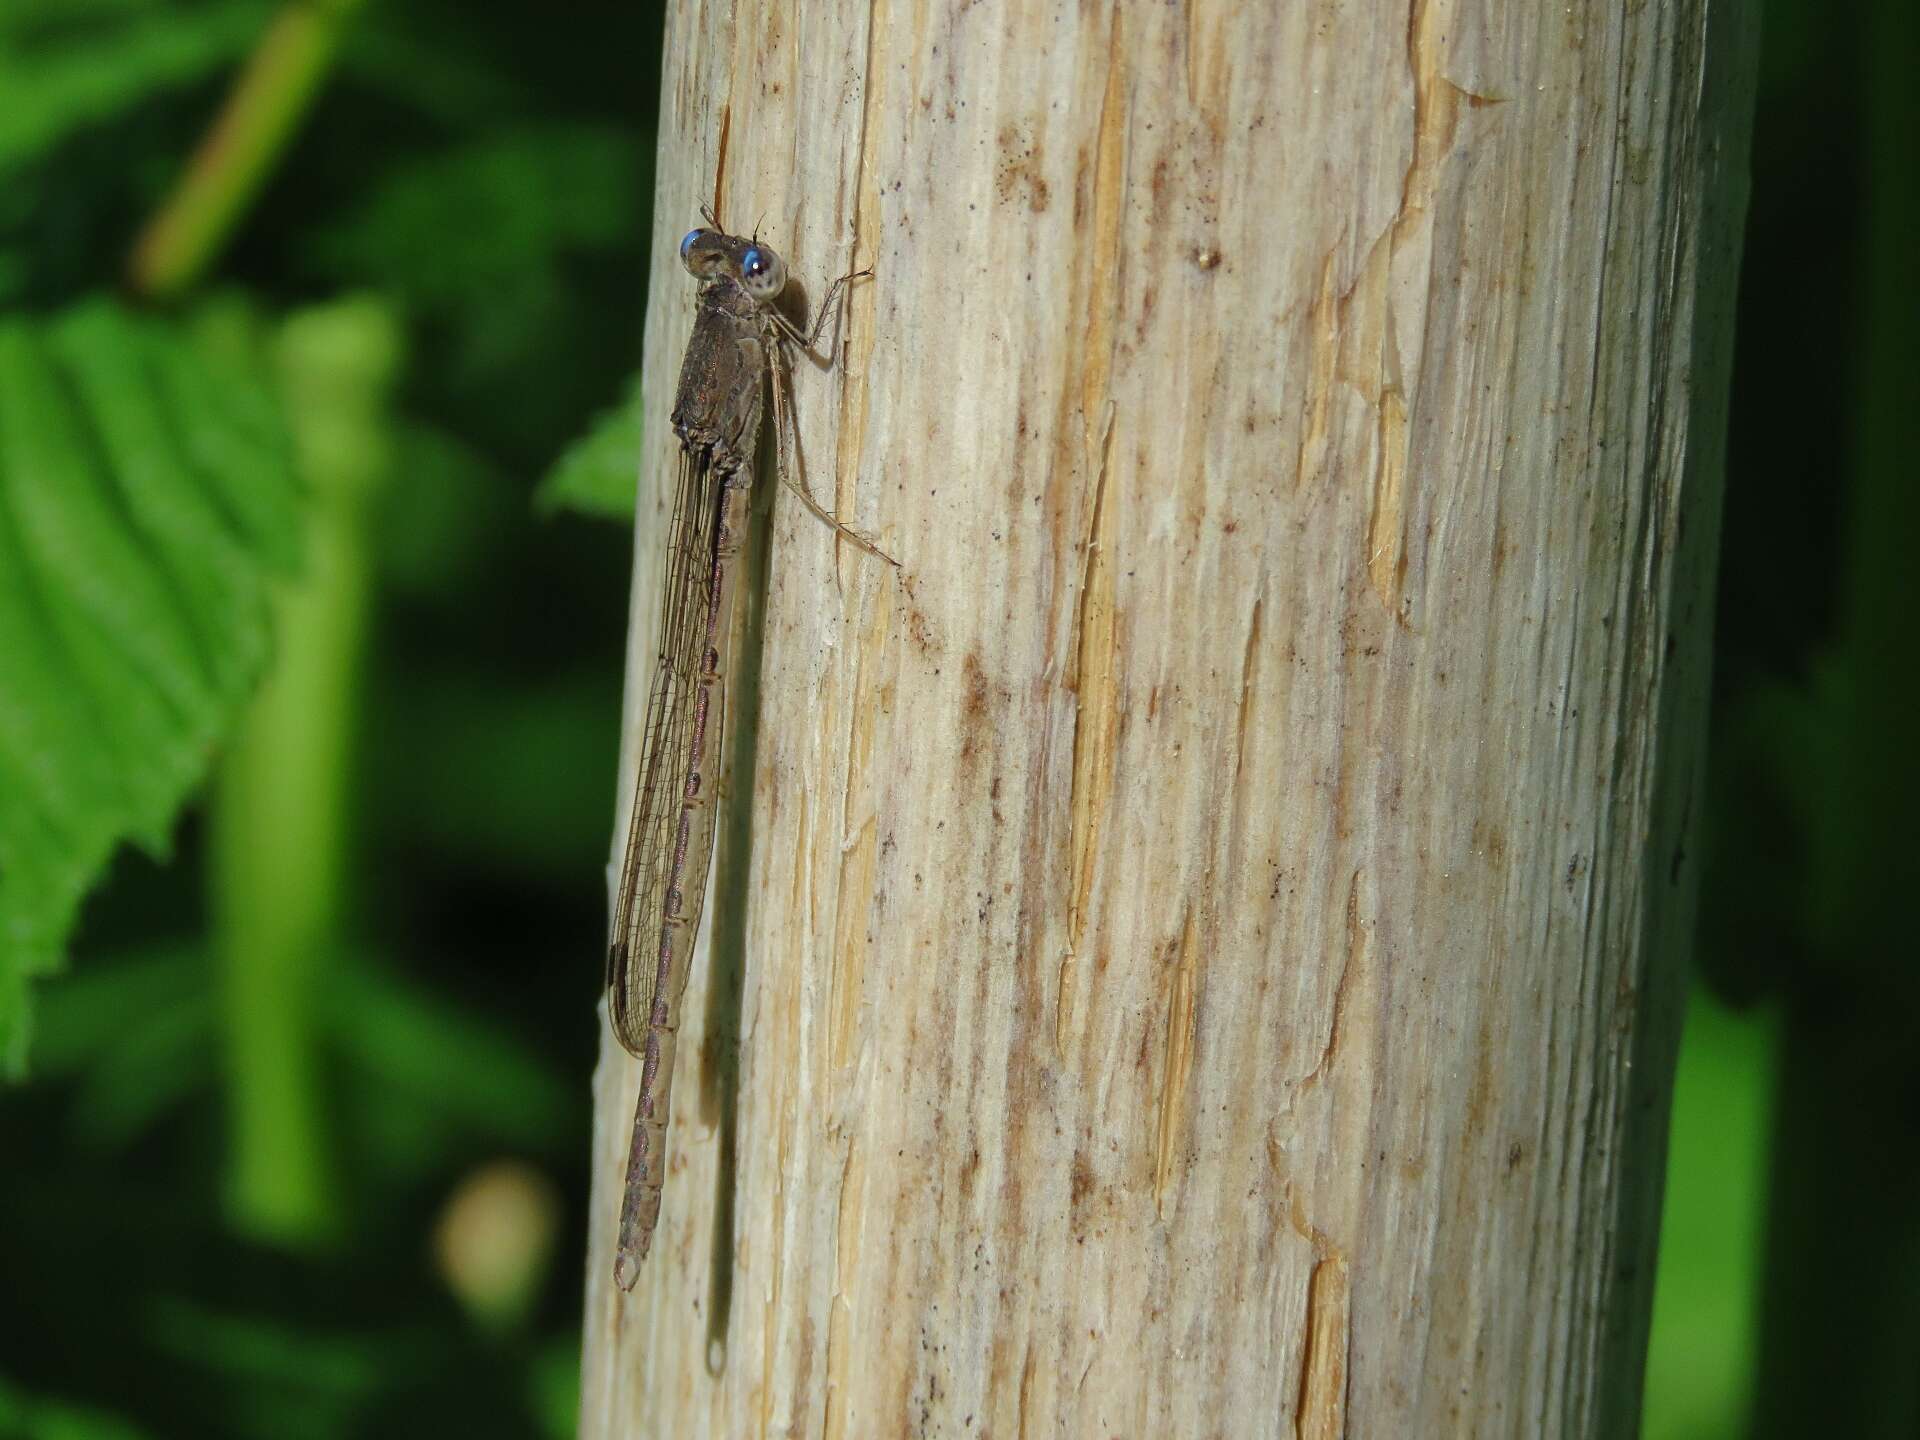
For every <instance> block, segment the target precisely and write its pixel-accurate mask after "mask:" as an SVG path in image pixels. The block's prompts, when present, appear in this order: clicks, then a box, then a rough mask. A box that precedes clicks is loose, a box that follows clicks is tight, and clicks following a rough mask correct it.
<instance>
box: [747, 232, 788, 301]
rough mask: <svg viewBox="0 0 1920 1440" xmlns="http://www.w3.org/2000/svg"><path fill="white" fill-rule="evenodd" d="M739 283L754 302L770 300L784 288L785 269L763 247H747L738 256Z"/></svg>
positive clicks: (771, 253)
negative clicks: (744, 287)
mask: <svg viewBox="0 0 1920 1440" xmlns="http://www.w3.org/2000/svg"><path fill="white" fill-rule="evenodd" d="M740 283H741V284H743V285H745V286H746V288H747V293H748V294H749V295H751V296H753V297H754V299H756V300H771V299H772V298H773V297H774V296H776V295H778V294H779V293H780V292H781V290H783V289H784V288H785V287H786V283H787V267H786V265H785V264H784V263H782V261H781V259H780V257H779V256H778V255H776V254H774V253H773V251H771V250H769V249H767V247H766V246H764V245H749V246H748V247H747V248H746V250H745V252H744V253H743V254H742V255H741V256H740Z"/></svg>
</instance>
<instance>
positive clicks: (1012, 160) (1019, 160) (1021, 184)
mask: <svg viewBox="0 0 1920 1440" xmlns="http://www.w3.org/2000/svg"><path fill="white" fill-rule="evenodd" d="M998 141H999V149H1000V164H999V167H998V169H997V170H996V172H995V175H994V188H995V190H996V191H997V192H998V194H999V196H1000V200H1001V203H1003V204H1012V203H1014V202H1015V201H1016V200H1017V199H1019V198H1020V197H1021V196H1022V195H1024V196H1025V198H1026V202H1027V208H1028V209H1030V210H1032V211H1033V213H1034V214H1036V215H1038V214H1040V213H1041V212H1043V211H1044V210H1045V209H1046V208H1047V206H1048V205H1049V204H1051V203H1052V200H1053V187H1052V186H1050V185H1049V184H1048V183H1047V178H1046V175H1045V174H1044V173H1043V167H1044V164H1045V155H1044V152H1043V151H1042V150H1041V148H1040V146H1039V144H1038V143H1037V142H1036V141H1035V140H1034V139H1033V137H1032V133H1031V131H1029V130H1028V128H1027V127H1026V126H1024V125H1002V126H1001V127H1000V134H999V136H998Z"/></svg>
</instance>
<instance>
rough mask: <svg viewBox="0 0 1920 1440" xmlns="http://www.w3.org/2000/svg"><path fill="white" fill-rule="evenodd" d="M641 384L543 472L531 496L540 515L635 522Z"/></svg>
mask: <svg viewBox="0 0 1920 1440" xmlns="http://www.w3.org/2000/svg"><path fill="white" fill-rule="evenodd" d="M640 413H641V412H640V381H639V378H638V377H637V376H636V377H635V379H634V381H633V384H632V386H631V388H630V389H629V390H628V392H627V398H626V402H625V403H624V404H622V405H621V406H620V407H619V408H618V409H615V410H609V411H607V412H605V413H604V414H602V415H601V416H600V417H599V418H598V419H597V420H595V421H594V422H593V424H592V426H591V427H589V428H588V430H587V433H586V434H584V435H582V436H581V437H580V438H579V439H578V440H576V441H574V442H573V444H572V445H570V446H568V447H567V451H566V453H565V454H564V455H562V456H561V457H560V458H559V459H558V460H557V461H555V462H554V465H553V468H552V469H551V470H549V471H547V473H546V476H545V478H544V479H542V480H541V482H540V488H539V490H538V491H537V492H536V493H535V495H534V504H535V505H536V506H537V507H538V508H539V509H540V510H541V511H542V512H551V511H554V510H578V511H580V512H581V513H582V514H586V515H597V516H600V517H602V518H604V519H608V520H627V521H630V520H632V519H633V505H634V487H635V486H636V485H637V484H638V483H639V474H640V441H641V422H640Z"/></svg>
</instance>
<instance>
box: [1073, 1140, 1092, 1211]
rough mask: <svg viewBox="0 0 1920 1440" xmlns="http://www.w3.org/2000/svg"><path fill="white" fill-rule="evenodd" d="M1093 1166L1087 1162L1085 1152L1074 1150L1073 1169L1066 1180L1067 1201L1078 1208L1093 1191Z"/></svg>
mask: <svg viewBox="0 0 1920 1440" xmlns="http://www.w3.org/2000/svg"><path fill="white" fill-rule="evenodd" d="M1093 1185H1094V1179H1093V1166H1092V1165H1091V1164H1089V1163H1088V1162H1087V1152H1086V1151H1084V1150H1076V1151H1074V1153H1073V1169H1072V1172H1071V1174H1070V1176H1069V1179H1068V1182H1067V1194H1068V1203H1069V1204H1071V1205H1072V1206H1073V1208H1074V1209H1076V1210H1077V1209H1079V1208H1080V1206H1081V1204H1082V1203H1084V1202H1085V1200H1086V1198H1087V1196H1089V1195H1091V1194H1092V1193H1093Z"/></svg>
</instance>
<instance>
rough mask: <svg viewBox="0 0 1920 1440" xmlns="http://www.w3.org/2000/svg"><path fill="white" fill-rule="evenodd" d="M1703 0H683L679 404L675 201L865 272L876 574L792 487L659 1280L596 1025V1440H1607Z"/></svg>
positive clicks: (778, 506) (666, 355)
mask: <svg viewBox="0 0 1920 1440" xmlns="http://www.w3.org/2000/svg"><path fill="white" fill-rule="evenodd" d="M1725 24H1726V25H1731V26H1732V27H1733V28H1736V29H1737V28H1738V27H1737V21H1733V22H1725ZM1722 28H1723V22H1722V19H1721V17H1720V15H1719V12H1718V11H1717V10H1716V11H1714V12H1712V14H1709V12H1708V10H1707V8H1706V6H1705V5H1704V4H1702V3H1699V0H1690V3H1681V0H1666V3H1662V0H1653V3H1649V4H1646V5H1641V6H1597V5H1575V6H1573V7H1560V6H1556V7H1548V8H1543V7H1539V6H1530V5H1512V4H1508V5H1496V6H1494V7H1492V8H1486V7H1482V8H1478V9H1472V10H1469V9H1467V8H1466V7H1463V6H1458V5H1454V4H1449V3H1445V0H1416V3H1415V4H1414V5H1413V7H1412V10H1411V13H1409V11H1408V9H1407V8H1406V7H1404V6H1402V7H1399V8H1397V9H1396V8H1390V7H1388V6H1386V5H1384V4H1371V3H1369V4H1359V5H1348V6H1341V7H1324V6H1275V5H1210V4H1205V3H1196V4H1191V5H1183V6H1158V5H1155V6H1116V7H1086V6H1081V7H1066V8H1065V9H1061V8H1058V7H1017V6H1016V7H1007V6H989V5H965V4H953V5H934V6H919V7H907V6H896V5H893V4H891V3H888V0H881V3H879V4H872V5H869V4H861V5H854V4H851V3H846V4H841V3H824V4H810V5H806V6H793V5H788V4H784V3H774V0H742V3H740V4H738V5H734V6H728V7H705V8H698V7H691V6H679V7H676V8H675V10H674V13H673V15H672V16H671V18H670V20H669V27H668V36H667V56H668V59H667V64H666V74H665V81H664V85H663V97H664V98H663V102H662V114H661V129H660V163H659V191H658V199H657V202H656V204H657V216H658V218H657V220H656V227H655V228H656V233H655V237H654V253H655V255H656V256H657V257H658V259H657V261H656V273H655V279H654V285H653V292H652V298H651V301H650V306H649V316H648V324H647V356H646V368H647V374H648V376H649V384H650V386H651V389H650V391H649V397H648V410H647V427H648V433H649V434H651V435H658V436H664V435H665V434H667V427H666V410H667V405H668V395H669V391H670V388H671V385H672V380H673V375H674V367H675V362H676V360H677V357H678V356H679V354H680V352H681V350H682V348H683V347H684V345H685V342H686V337H687V331H688V325H689V323H690V319H691V317H690V314H689V307H688V302H687V297H686V294H685V288H684V285H683V284H682V283H680V280H681V277H679V276H678V275H677V274H676V273H675V270H676V268H677V266H678V263H679V262H678V260H677V259H676V258H675V254H674V251H675V246H676V244H677V243H678V241H679V238H680V235H681V232H682V231H684V230H685V229H686V217H687V216H688V215H690V214H692V213H694V211H695V210H696V209H697V207H698V205H699V204H700V203H702V202H712V203H715V204H716V205H717V207H718V213H719V214H720V215H721V216H723V217H727V218H728V223H729V225H731V226H734V227H741V228H744V227H746V226H748V225H751V224H753V223H754V222H756V221H760V222H761V224H762V231H763V233H765V234H767V235H771V236H774V237H777V239H776V243H777V244H778V246H779V248H780V250H781V253H782V254H783V255H785V256H786V257H787V259H788V261H789V262H790V263H791V264H792V265H793V266H794V268H795V269H796V270H797V271H798V272H800V273H802V274H804V275H805V276H806V277H808V278H809V279H811V280H815V282H816V283H820V282H822V281H824V279H825V278H827V277H831V276H833V275H837V274H840V273H843V272H845V271H846V270H848V269H851V268H854V267H855V266H856V265H867V264H871V265H872V266H873V267H874V270H875V277H874V280H873V282H872V283H870V284H869V283H863V284H861V285H858V286H855V287H853V288H852V289H851V290H850V292H849V293H848V296H847V300H846V308H845V315H844V321H843V323H842V324H841V325H840V326H839V327H838V328H837V329H835V330H832V331H830V332H829V333H830V336H832V337H834V343H835V347H836V348H835V351H834V358H835V359H836V361H837V366H836V368H834V369H832V370H825V369H819V368H815V367H812V366H809V365H807V364H804V363H802V364H797V365H795V366H794V367H793V372H794V373H793V375H792V382H791V391H792V396H793V400H794V409H795V417H796V435H795V444H794V448H793V455H794V457H795V459H796V461H797V464H798V467H799V469H800V471H801V472H802V474H803V476H804V479H805V481H806V483H807V484H808V485H809V486H810V487H811V489H812V491H813V494H814V495H815V496H816V497H817V499H818V500H819V502H820V504H821V505H823V506H824V507H825V508H827V509H829V510H831V511H833V512H834V513H835V514H836V515H838V516H839V517H840V518H841V519H842V520H844V521H845V522H846V523H847V524H848V525H850V526H852V527H853V528H855V529H856V530H858V531H859V532H861V533H862V534H864V535H867V536H871V537H873V539H874V541H875V543H877V544H879V545H880V546H881V547H882V548H884V549H885V550H886V551H887V552H888V553H890V554H891V555H893V556H896V557H898V559H899V561H900V563H901V566H902V570H901V572H900V574H899V575H898V576H896V575H895V574H894V573H893V572H892V571H891V570H889V568H888V567H887V566H885V565H882V564H877V563H875V562H874V561H873V560H872V559H871V558H870V557H868V556H866V555H863V554H861V553H859V551H858V550H857V548H856V547H855V546H853V545H851V544H849V543H847V542H846V541H844V540H842V539H840V538H838V537H836V535H835V534H834V533H833V532H832V531H830V530H828V529H827V528H826V527H824V526H822V525H821V524H819V522H818V521H817V520H816V519H814V518H813V517H812V516H810V515H808V514H807V513H806V512H805V510H804V509H803V508H802V507H801V506H800V505H798V504H796V503H793V502H792V500H791V499H790V497H787V496H785V495H784V494H783V495H781V496H780V497H779V498H778V499H777V500H776V501H775V502H774V504H773V505H772V513H771V517H770V519H769V520H766V521H764V522H758V523H765V524H767V525H770V527H771V537H772V538H771V542H770V543H768V544H765V545H758V546H756V545H749V546H748V547H747V549H746V551H745V552H744V554H743V560H742V569H741V580H740V585H741V587H742V597H743V605H742V608H741V619H740V622H739V623H740V625H741V627H742V628H741V632H740V636H739V637H738V643H737V644H736V645H735V647H734V653H735V655H736V656H738V657H739V664H740V667H741V670H740V673H741V675H742V678H741V681H740V689H741V706H742V709H741V712H740V713H739V714H737V715H736V716H735V717H734V721H730V724H731V723H734V722H736V721H737V722H740V723H743V724H745V725H746V726H747V729H745V730H744V731H742V732H741V733H742V735H743V737H745V738H743V739H741V740H740V741H738V742H737V743H733V744H732V749H731V751H730V755H731V760H730V762H729V765H730V769H729V775H730V778H729V779H728V781H727V783H726V787H725V789H724V790H723V793H722V795H721V797H720V802H719V803H720V804H721V805H722V806H723V808H724V809H725V814H724V816H723V818H722V819H721V821H720V830H719V856H718V864H717V867H716V869H715V872H714V881H713V884H712V887H711V888H710V890H709V893H708V897H707V904H706V911H707V916H708V924H709V925H710V927H711V930H712V934H713V937H714V938H713V941H712V944H711V947H710V948H711V953H710V954H709V953H707V949H706V947H707V941H706V940H705V939H703V940H702V947H703V949H702V951H701V953H700V954H699V955H698V956H697V957H696V960H695V963H694V965H693V979H692V982H691V984H690V985H689V988H688V990H687V992H686V996H685V1003H684V1006H683V1007H682V1015H683V1020H682V1023H681V1029H680V1032H679V1033H680V1040H681V1043H680V1044H679V1047H678V1052H679V1053H678V1064H679V1081H678V1083H677V1084H676V1085H675V1086H674V1087H673V1088H672V1091H671V1094H672V1109H673V1116H672V1128H671V1131H670V1135H671V1137H672V1138H671V1140H670V1141H669V1148H668V1152H667V1154H668V1172H669V1173H668V1183H667V1185H666V1188H665V1192H664V1193H665V1197H666V1199H665V1204H664V1207H663V1209H662V1211H661V1214H660V1219H659V1228H658V1230H657V1232H656V1234H655V1236H654V1239H653V1246H652V1253H651V1255H650V1257H649V1259H648V1260H647V1263H646V1267H645V1269H644V1271H643V1273H642V1274H641V1276H640V1283H639V1285H638V1286H637V1287H636V1289H635V1290H634V1292H633V1293H632V1295H630V1296H626V1295H622V1294H621V1293H620V1292H619V1291H618V1290H617V1289H616V1288H615V1287H614V1285H613V1284H612V1280H611V1261H612V1255H611V1248H610V1247H611V1245H612V1242H613V1233H614V1230H615V1228H616V1227H615V1221H616V1218H617V1216H618V1213H619V1209H620V1190H621V1184H620V1182H621V1171H622V1167H623V1165H624V1163H625V1160H626V1156H627V1149H628V1122H629V1118H630V1116H631V1115H632V1107H633V1103H634V1092H635V1088H636V1085H637V1072H638V1066H637V1064H636V1063H634V1062H632V1061H630V1060H629V1059H628V1058H627V1057H626V1055H625V1054H624V1052H622V1051H621V1050H620V1049H619V1047H618V1046H617V1045H615V1044H614V1043H613V1041H612V1040H611V1038H609V1039H608V1040H607V1042H606V1045H605V1049H604V1055H605V1058H604V1061H603V1063H602V1066H601V1070H600V1074H599V1078H598V1085H597V1095H596V1104H597V1106H598V1115H599V1131H600V1133H599V1137H598V1140H597V1146H596V1160H595V1188H594V1198H593V1212H592V1216H591V1229H590V1232H589V1234H590V1237H591V1238H590V1260H589V1265H588V1272H587V1286H588V1290H587V1310H586V1325H587V1342H586V1344H587V1349H586V1356H585V1364H584V1369H583V1379H584V1412H583V1421H582V1434H583V1435H586V1436H592V1437H601V1436H607V1437H611V1436H630V1435H715V1436H722V1435H724V1436H735V1435H774V1434H779V1435H796V1436H844V1437H869V1436H895V1435H950V1436H969V1435H972V1436H996V1437H1014V1436H1023V1435H1024V1436H1040V1435H1045V1436H1055V1435H1065V1436H1081V1435H1085V1436H1090V1437H1091V1436H1100V1437H1107V1436H1116V1435H1117V1436H1127V1437H1140V1440H1145V1437H1149V1436H1189V1435H1190V1436H1240V1435H1262V1436H1269V1435H1270V1436H1287V1437H1315V1440H1319V1437H1335V1436H1341V1435H1350V1436H1380V1435H1420V1436H1473V1437H1484V1436H1516V1437H1518V1436H1538V1435H1554V1436H1603V1435H1615V1434H1625V1433H1632V1431H1633V1429H1634V1427H1635V1417H1636V1413H1637V1405H1638V1393H1639V1367H1640V1355H1641V1351H1642V1348H1643V1345H1644V1337H1645V1328H1646V1318H1647V1308H1648V1301H1649V1298H1650V1290H1651V1282H1652V1273H1653V1264H1652V1262H1653V1249H1652V1236H1653V1226H1654V1219H1655V1215H1656V1209H1655V1207H1656V1205H1657V1202H1658V1195H1659V1182H1660V1170H1661V1162H1662V1152H1663V1148H1664V1143H1665V1120H1664V1115H1665V1106H1666V1091H1667V1086H1668V1083H1669V1079H1670V1070H1671V1060H1672V1047H1673V1043H1674V1021H1675V1012H1676V1008H1677V1007H1676V1000H1677V989H1676V986H1677V981H1678V978H1679V966H1680V962H1681V958H1682V954H1683V951H1684V942H1685V938H1686V935H1687V930H1688V925H1689V923H1690V907H1691V899H1690V896H1691V889H1692V867H1693V865H1694V863H1695V862H1694V857H1695V856H1697V854H1698V853H1699V846H1698V844H1697V842H1696V841H1695V840H1693V839H1692V838H1690V837H1689V836H1688V834H1687V833H1686V832H1687V826H1688V824H1689V823H1690V817H1691V815H1693V814H1695V813H1697V811H1691V810H1690V809H1689V802H1690V799H1691V797H1692V795H1693V793H1694V788H1695V780H1696V773H1695V772H1696V765H1697V761H1698V759H1699V722H1700V719H1701V713H1702V706H1703V703H1704V696H1705V683H1706V667H1705V649H1704V646H1705V642H1706V639H1707V636H1708V633H1709V630H1710V627H1711V614H1710V608H1711V596H1712V579H1713V576H1712V558H1713V546H1714V539H1715V531H1716V528H1717V521H1718V493H1719V479H1718V467H1719V463H1720V448H1719V447H1720V434H1721V428H1722V425H1723V418H1724V417H1723V405H1724V397H1725V365H1726V359H1727V344H1728V338H1729V333H1730V331H1729V314H1730V302H1731V297H1732V293H1733V279H1734V272H1735V268H1736V266H1735V261H1736V259H1737V256H1736V254H1735V251H1734V244H1735V240H1736V237H1737V235H1738V226H1739V219H1740V213H1739V195H1738V182H1739V178H1740V176H1741V174H1742V173H1743V171H1744V165H1745V134H1744V130H1743V128H1742V126H1743V124H1744V120H1745V114H1746V108H1747V104H1748V92H1747V88H1746V87H1747V86H1748V85H1749V84H1750V80H1751V61H1752V55H1751V47H1750V45H1749V44H1748V43H1747V42H1746V41H1745V39H1744V38H1743V37H1741V36H1739V35H1737V34H1736V35H1731V36H1730V37H1729V38H1731V40H1732V41H1733V42H1734V43H1732V44H1731V45H1730V46H1726V45H1722V44H1721V43H1720V42H1721V40H1722V38H1723V37H1722V35H1721V30H1722ZM813 298H815V299H819V298H823V297H818V296H816V297H813ZM666 459H667V452H666V449H665V447H662V446H652V447H650V448H649V451H648V454H647V456H646V457H645V460H644V464H643V467H642V472H641V515H640V522H639V523H640V526H641V532H640V535H641V540H642V543H641V544H640V546H639V549H640V551H641V552H642V553H643V554H647V553H650V552H651V551H653V550H655V549H657V547H654V546H650V545H649V544H648V543H646V542H647V541H648V538H649V537H651V536H654V535H655V534H656V533H657V532H656V531H655V529H654V528H653V527H656V526H658V525H660V524H661V523H662V520H661V516H662V513H663V511H664V509H665V508H666V507H667V506H668V505H669V503H670V500H671V495H670V491H671V489H672V486H671V484H670V477H669V472H668V469H667V465H666ZM762 488H763V489H764V490H773V489H777V488H778V487H772V486H766V485H765V484H764V480H763V481H762ZM768 556H770V557H771V559H770V560H768V559H767V558H766V557H768ZM658 589H659V577H658V576H657V575H656V574H649V573H641V574H639V575H637V576H636V581H635V587H634V597H635V600H634V619H633V630H634V639H633V642H632V652H631V669H632V674H633V680H632V683H631V684H630V686H629V691H630V703H629V735H628V757H627V759H626V762H625V765H624V767H623V774H624V777H625V778H624V781H623V783H624V784H626V785H629V786H630V785H631V784H632V783H633V766H634V758H633V757H634V754H635V753H636V751H637V747H638V745H639V740H640V736H639V734H638V731H639V726H640V717H639V712H640V710H641V709H642V708H643V704H644V700H645V695H646V675H647V672H648V670H649V667H650V663H651V659H652V655H651V651H652V646H653V639H654V636H655V634H656V633H657V630H658V621H657V616H656V615H655V613H654V609H653V607H654V605H655V601H654V599H653V597H654V596H655V595H656V594H657V593H658ZM730 703H731V696H730ZM1656 762H1657V763H1656Z"/></svg>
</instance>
